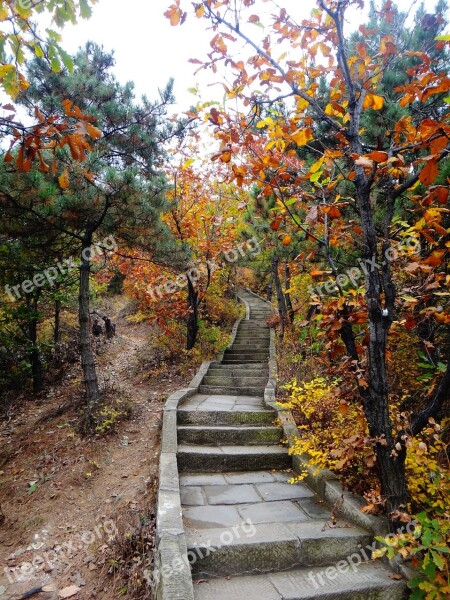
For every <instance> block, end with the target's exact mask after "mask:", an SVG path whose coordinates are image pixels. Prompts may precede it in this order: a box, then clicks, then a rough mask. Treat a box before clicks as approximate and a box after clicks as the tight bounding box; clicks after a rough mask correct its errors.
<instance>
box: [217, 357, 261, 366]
mask: <svg viewBox="0 0 450 600" xmlns="http://www.w3.org/2000/svg"><path fill="white" fill-rule="evenodd" d="M260 363H261V359H260V358H254V359H245V360H243V359H241V358H231V359H230V358H224V360H223V361H222V364H224V365H243V364H260Z"/></svg>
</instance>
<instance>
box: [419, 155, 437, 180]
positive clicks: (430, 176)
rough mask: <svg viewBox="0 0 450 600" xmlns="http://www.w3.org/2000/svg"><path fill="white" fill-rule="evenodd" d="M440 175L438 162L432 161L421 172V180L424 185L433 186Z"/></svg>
mask: <svg viewBox="0 0 450 600" xmlns="http://www.w3.org/2000/svg"><path fill="white" fill-rule="evenodd" d="M438 173H439V168H438V163H437V160H430V161H428V162H427V164H426V165H425V166H424V168H423V169H422V170H421V172H420V175H419V179H420V181H421V183H423V185H431V184H432V183H433V181H434V180H435V179H436V177H437V176H438Z"/></svg>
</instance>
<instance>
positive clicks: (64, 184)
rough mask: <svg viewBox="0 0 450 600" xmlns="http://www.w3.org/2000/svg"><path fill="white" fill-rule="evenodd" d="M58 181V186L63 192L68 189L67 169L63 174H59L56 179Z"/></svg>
mask: <svg viewBox="0 0 450 600" xmlns="http://www.w3.org/2000/svg"><path fill="white" fill-rule="evenodd" d="M58 181H59V185H60V186H61V187H62V189H63V190H66V189H67V188H68V187H70V180H69V170H68V169H66V170H65V171H64V172H63V173H61V175H60V176H59V177H58Z"/></svg>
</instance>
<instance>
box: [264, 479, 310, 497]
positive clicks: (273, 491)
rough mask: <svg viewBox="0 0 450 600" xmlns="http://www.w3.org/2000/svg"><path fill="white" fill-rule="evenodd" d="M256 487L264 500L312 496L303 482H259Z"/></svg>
mask: <svg viewBox="0 0 450 600" xmlns="http://www.w3.org/2000/svg"><path fill="white" fill-rule="evenodd" d="M256 489H257V490H258V493H259V494H260V495H261V497H262V498H263V499H264V500H265V501H266V502H273V501H274V500H293V499H295V498H311V497H313V496H314V492H312V491H311V490H310V489H309V488H308V487H307V486H306V485H305V484H302V483H294V484H290V483H284V482H282V481H277V482H275V483H261V484H258V485H256Z"/></svg>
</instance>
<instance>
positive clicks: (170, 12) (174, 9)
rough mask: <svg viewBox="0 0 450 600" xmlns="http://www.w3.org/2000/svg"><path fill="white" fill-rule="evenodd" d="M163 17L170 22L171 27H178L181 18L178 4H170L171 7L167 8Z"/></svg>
mask: <svg viewBox="0 0 450 600" xmlns="http://www.w3.org/2000/svg"><path fill="white" fill-rule="evenodd" d="M164 16H165V17H167V18H168V19H169V20H170V24H171V25H173V26H175V25H178V24H179V22H180V21H181V16H182V13H181V9H180V7H179V6H178V4H172V6H169V8H168V9H167V10H166V12H165V13H164Z"/></svg>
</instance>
